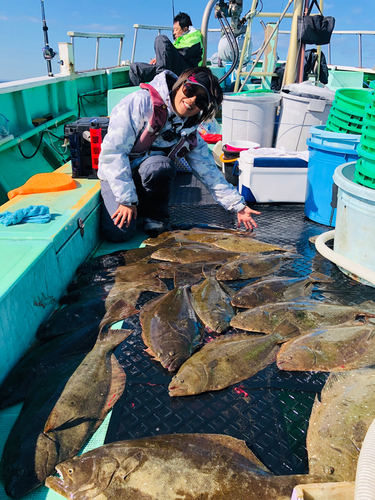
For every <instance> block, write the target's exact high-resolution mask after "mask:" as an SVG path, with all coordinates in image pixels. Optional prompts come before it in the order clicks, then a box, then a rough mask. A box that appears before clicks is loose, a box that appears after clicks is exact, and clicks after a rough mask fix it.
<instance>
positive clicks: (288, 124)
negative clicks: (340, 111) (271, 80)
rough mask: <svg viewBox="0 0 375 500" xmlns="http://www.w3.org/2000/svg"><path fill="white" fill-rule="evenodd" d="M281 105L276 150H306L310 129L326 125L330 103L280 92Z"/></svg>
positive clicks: (324, 100) (325, 100)
mask: <svg viewBox="0 0 375 500" xmlns="http://www.w3.org/2000/svg"><path fill="white" fill-rule="evenodd" d="M281 95H282V103H281V111H280V118H279V128H278V131H277V138H276V148H285V149H288V150H289V151H304V150H307V145H306V141H307V139H308V138H309V137H310V127H312V126H314V125H323V124H325V123H326V121H327V118H328V115H329V112H330V109H331V106H332V101H331V100H328V99H314V98H313V97H307V96H300V95H290V94H287V93H286V92H281Z"/></svg>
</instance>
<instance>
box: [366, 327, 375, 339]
mask: <svg viewBox="0 0 375 500" xmlns="http://www.w3.org/2000/svg"><path fill="white" fill-rule="evenodd" d="M374 335H375V328H373V329H372V330H371V331H370V332H369V334H368V335H367V337H366V340H367V341H368V340H371V339H372V338H373V337H374Z"/></svg>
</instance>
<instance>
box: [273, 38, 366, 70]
mask: <svg viewBox="0 0 375 500" xmlns="http://www.w3.org/2000/svg"><path fill="white" fill-rule="evenodd" d="M283 34H284V35H290V31H279V35H283ZM333 35H335V36H336V35H357V36H358V66H357V67H358V68H362V67H363V66H362V37H363V36H364V35H375V31H341V30H337V31H336V30H334V31H333V32H332V36H333ZM331 46H332V38H331V42H330V43H329V44H328V54H327V62H328V64H329V65H331V64H332V62H331Z"/></svg>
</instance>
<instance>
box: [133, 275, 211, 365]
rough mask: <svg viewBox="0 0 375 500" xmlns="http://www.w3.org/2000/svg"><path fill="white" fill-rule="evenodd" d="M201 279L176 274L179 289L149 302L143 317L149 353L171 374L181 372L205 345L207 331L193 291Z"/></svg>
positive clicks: (141, 318) (141, 313)
mask: <svg viewBox="0 0 375 500" xmlns="http://www.w3.org/2000/svg"><path fill="white" fill-rule="evenodd" d="M199 279H200V278H199V277H196V276H194V275H192V274H190V273H182V274H179V273H176V275H175V288H174V289H173V290H171V291H170V292H168V293H167V294H165V295H162V296H161V297H157V298H156V299H153V300H150V301H149V302H147V304H145V305H144V306H143V307H142V309H141V312H140V315H139V318H140V322H141V325H142V339H143V341H144V343H145V344H146V346H147V349H146V352H148V353H149V354H150V355H151V356H153V357H154V358H155V359H156V360H157V361H159V362H160V363H161V364H162V366H164V368H167V369H168V370H169V371H175V370H178V368H179V367H180V366H181V365H182V363H183V362H184V361H185V360H186V359H187V358H189V357H190V356H191V354H192V353H193V351H194V350H195V349H196V347H197V346H198V345H199V343H200V341H201V337H202V333H203V330H204V327H203V324H202V322H201V321H200V320H199V318H198V316H197V315H196V313H195V311H194V309H193V306H192V304H191V299H190V291H189V288H190V286H191V285H192V284H194V283H196V282H197V281H198V280H199Z"/></svg>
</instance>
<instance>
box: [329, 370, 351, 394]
mask: <svg viewBox="0 0 375 500" xmlns="http://www.w3.org/2000/svg"><path fill="white" fill-rule="evenodd" d="M351 376H352V373H351V371H346V372H337V373H331V374H330V376H329V377H328V379H327V381H326V383H325V384H324V387H323V389H322V399H323V397H324V394H325V393H327V392H328V391H332V390H333V388H334V387H335V386H336V385H337V384H340V385H342V384H343V383H344V382H345V381H346V379H350V377H351Z"/></svg>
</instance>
